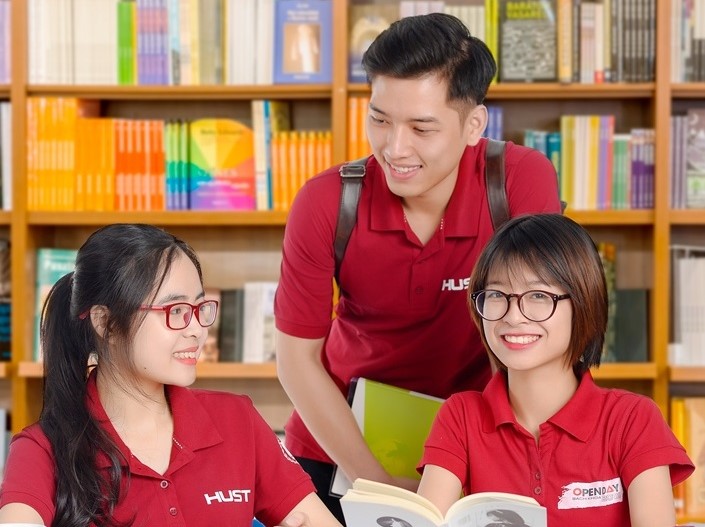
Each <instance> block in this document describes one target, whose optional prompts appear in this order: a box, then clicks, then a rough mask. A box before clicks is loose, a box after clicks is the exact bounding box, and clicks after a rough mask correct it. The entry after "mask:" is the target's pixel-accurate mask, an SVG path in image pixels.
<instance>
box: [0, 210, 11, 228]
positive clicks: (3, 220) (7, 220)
mask: <svg viewBox="0 0 705 527" xmlns="http://www.w3.org/2000/svg"><path fill="white" fill-rule="evenodd" d="M11 223H12V213H11V212H10V211H8V210H3V211H0V225H10V224H11Z"/></svg>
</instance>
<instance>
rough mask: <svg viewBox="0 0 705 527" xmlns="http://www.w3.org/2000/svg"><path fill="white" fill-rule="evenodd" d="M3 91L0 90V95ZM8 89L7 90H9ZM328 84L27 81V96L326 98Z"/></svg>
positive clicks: (175, 98) (98, 97) (144, 98)
mask: <svg viewBox="0 0 705 527" xmlns="http://www.w3.org/2000/svg"><path fill="white" fill-rule="evenodd" d="M1 93H2V92H0V95H1ZM8 93H9V90H8ZM331 94H332V88H331V85H330V84H308V85H306V84H277V85H262V86H259V85H252V86H226V85H212V86H74V85H30V86H27V96H30V97H34V96H45V97H46V96H65V97H79V98H82V99H100V100H139V101H144V100H154V99H159V100H162V99H165V98H166V99H169V100H190V99H195V100H199V101H202V100H209V99H210V100H229V99H233V100H237V99H243V100H250V99H326V98H330V97H331Z"/></svg>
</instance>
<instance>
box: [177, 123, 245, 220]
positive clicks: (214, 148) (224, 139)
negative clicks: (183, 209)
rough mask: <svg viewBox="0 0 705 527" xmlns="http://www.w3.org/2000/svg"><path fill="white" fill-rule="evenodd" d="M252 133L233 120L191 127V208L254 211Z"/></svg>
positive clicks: (195, 124)
mask: <svg viewBox="0 0 705 527" xmlns="http://www.w3.org/2000/svg"><path fill="white" fill-rule="evenodd" d="M254 158H255V151H254V134H253V132H252V129H251V128H250V127H248V126H246V125H244V124H243V123H241V122H239V121H235V120H233V119H221V118H216V119H199V120H196V121H193V122H191V124H190V126H189V166H190V171H189V174H190V188H191V195H190V200H191V202H190V205H191V209H194V210H254V209H255V159H254Z"/></svg>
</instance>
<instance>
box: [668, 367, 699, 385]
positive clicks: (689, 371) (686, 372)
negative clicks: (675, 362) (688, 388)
mask: <svg viewBox="0 0 705 527" xmlns="http://www.w3.org/2000/svg"><path fill="white" fill-rule="evenodd" d="M669 376H670V379H671V382H705V366H671V367H670V368H669Z"/></svg>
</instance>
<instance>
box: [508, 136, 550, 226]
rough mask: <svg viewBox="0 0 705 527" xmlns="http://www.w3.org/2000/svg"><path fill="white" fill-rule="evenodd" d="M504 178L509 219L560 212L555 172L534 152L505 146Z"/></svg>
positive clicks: (539, 153)
mask: <svg viewBox="0 0 705 527" xmlns="http://www.w3.org/2000/svg"><path fill="white" fill-rule="evenodd" d="M505 174H506V178H507V180H506V187H507V200H508V202H509V213H510V215H511V216H512V217H514V216H521V215H522V214H532V213H539V212H554V213H555V212H560V211H561V205H560V200H559V191H558V175H557V174H556V169H555V168H554V166H553V163H551V161H550V160H549V159H548V158H547V157H546V156H545V155H543V154H542V153H541V152H539V151H538V150H534V149H532V148H527V147H524V146H520V145H515V144H508V145H507V153H506V164H505Z"/></svg>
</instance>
